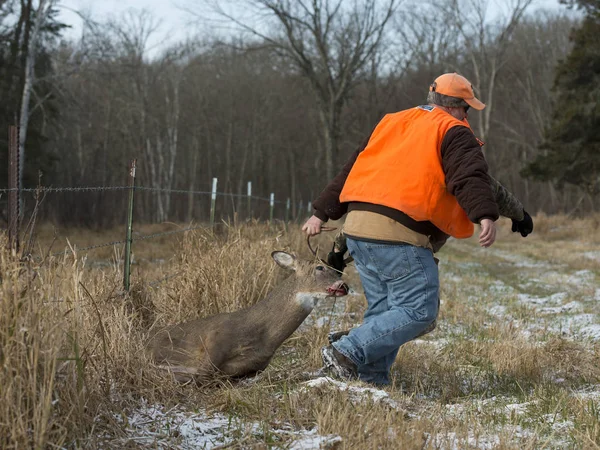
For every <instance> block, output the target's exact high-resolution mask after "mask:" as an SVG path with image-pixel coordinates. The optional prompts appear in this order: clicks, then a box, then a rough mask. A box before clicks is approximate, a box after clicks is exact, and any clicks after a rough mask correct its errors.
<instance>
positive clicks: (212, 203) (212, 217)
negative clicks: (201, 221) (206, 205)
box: [210, 178, 217, 228]
mask: <svg viewBox="0 0 600 450" xmlns="http://www.w3.org/2000/svg"><path fill="white" fill-rule="evenodd" d="M216 205H217V179H216V178H213V181H212V191H211V194H210V227H211V228H212V227H213V226H214V225H215V208H216Z"/></svg>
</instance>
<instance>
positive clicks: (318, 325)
mask: <svg viewBox="0 0 600 450" xmlns="http://www.w3.org/2000/svg"><path fill="white" fill-rule="evenodd" d="M534 222H535V227H536V228H535V231H534V234H532V235H531V236H529V237H527V238H521V237H520V236H518V235H515V234H513V233H511V232H510V229H509V227H510V222H505V221H501V222H500V232H499V237H498V240H497V242H496V244H495V245H494V246H493V247H492V248H489V249H482V248H479V247H478V246H477V244H476V240H475V239H470V240H464V241H457V240H453V241H451V242H449V243H448V244H447V246H446V247H445V248H444V249H443V250H442V251H441V252H440V254H439V257H440V260H441V263H440V274H441V285H442V292H441V312H440V317H439V319H438V328H437V329H436V330H435V331H434V332H433V333H431V334H429V335H426V336H424V337H423V338H421V339H418V340H415V341H413V342H410V343H408V344H406V345H405V346H404V347H403V348H402V349H401V351H400V353H399V356H398V358H397V361H396V364H395V366H394V369H393V384H392V386H390V387H389V388H386V389H384V390H382V389H374V388H373V387H371V386H368V385H366V384H364V383H360V382H350V383H341V382H339V381H335V380H332V379H330V378H325V377H319V376H318V375H317V374H315V371H317V369H319V367H320V366H321V364H320V354H319V349H320V348H321V346H322V345H324V344H325V343H326V341H327V333H328V332H329V331H330V330H332V329H336V330H338V329H341V328H344V327H351V326H355V325H358V324H359V323H360V320H361V316H362V312H363V310H364V307H365V301H364V297H363V295H362V291H361V287H360V283H359V281H358V276H357V274H356V271H355V270H354V268H353V267H352V266H350V267H349V268H348V269H347V273H346V275H345V277H346V279H347V281H348V283H349V284H350V286H351V287H352V288H353V289H354V292H353V293H352V294H351V295H349V296H347V297H343V298H338V299H337V300H335V301H334V300H333V299H331V300H326V301H324V302H322V303H321V304H319V305H318V307H317V308H316V309H315V310H314V311H313V312H312V313H311V315H310V316H309V317H308V319H307V320H306V321H305V323H304V324H302V326H301V327H300V328H299V329H298V330H297V331H296V333H294V334H293V335H292V336H291V337H290V338H289V339H288V340H287V341H286V342H285V343H284V344H283V346H282V347H281V348H280V349H279V350H278V351H277V353H276V354H275V357H274V359H273V361H272V363H271V364H270V366H269V367H268V368H267V370H265V371H264V372H262V373H261V374H259V375H258V376H257V377H254V378H251V379H245V380H241V381H236V382H231V381H228V380H218V381H215V383H214V384H212V385H210V386H196V385H180V384H178V383H176V382H175V381H173V380H172V379H171V377H170V376H169V375H168V374H167V373H164V372H162V371H161V370H159V369H157V368H155V367H154V366H153V365H152V363H151V362H150V360H149V357H148V354H147V352H146V349H145V343H146V341H147V339H148V336H150V335H151V334H152V333H153V332H154V331H155V330H157V329H159V328H160V327H163V326H165V325H168V324H172V323H177V322H180V321H184V320H188V319H192V318H196V317H200V316H206V315H210V314H214V313H217V312H222V311H232V310H237V309H239V308H242V307H244V306H248V305H250V304H253V303H255V302H256V301H259V300H260V299H261V298H263V297H264V296H265V294H266V293H267V292H268V291H269V290H270V289H272V287H273V286H274V285H275V284H277V283H279V282H280V281H281V280H282V279H283V278H284V277H285V275H286V274H285V273H284V271H283V270H281V269H279V268H277V267H276V265H275V264H274V263H273V262H272V260H271V259H270V257H269V255H270V253H271V251H273V250H280V249H284V250H289V251H293V252H295V253H296V254H297V255H299V256H300V257H303V258H306V259H308V258H309V257H310V253H309V252H308V249H307V246H306V243H305V240H304V237H303V235H302V234H301V233H300V230H299V227H298V226H297V225H294V226H290V227H289V229H288V230H287V231H286V229H285V228H284V227H283V226H282V225H281V224H277V225H272V226H268V225H265V224H256V223H253V224H247V225H243V226H241V227H227V226H222V227H221V228H220V229H219V230H218V231H217V232H216V233H212V232H211V231H209V230H199V231H193V232H188V233H185V235H183V236H177V235H175V236H166V237H164V238H162V237H161V238H159V239H157V240H148V241H142V242H139V243H134V264H133V272H132V289H131V293H130V295H124V294H123V292H122V287H121V286H122V264H121V262H120V259H121V254H120V252H121V249H120V248H113V247H106V248H102V249H98V250H94V251H90V252H89V254H84V253H78V252H74V251H72V250H68V251H67V252H66V253H65V254H64V255H55V256H51V257H48V258H46V259H45V260H43V261H38V260H34V261H32V262H30V263H19V262H17V261H15V260H14V259H13V258H12V257H11V256H10V255H9V253H8V252H6V251H4V250H0V266H1V267H0V274H1V275H0V276H1V278H0V295H1V299H0V368H1V370H0V448H3V449H4V448H7V449H10V448H105V449H106V448H109V449H110V448H114V449H117V448H140V447H141V448H183V449H192V448H193V449H196V448H289V449H318V448H328V449H345V448H347V449H372V448H373V449H374V448H378V449H379V448H381V449H398V448H402V449H467V448H474V449H544V448H547V449H554V448H561V449H562V448H565V449H571V448H572V449H598V448H600V308H599V306H598V305H599V303H600V230H599V229H600V226H599V225H600V217H599V216H595V217H592V218H587V219H580V220H568V219H567V218H565V217H545V216H542V215H538V216H537V217H535V218H534ZM182 226H183V227H185V226H186V225H182ZM175 228H176V225H173V224H165V225H160V226H157V225H155V226H148V227H140V228H139V229H138V230H136V231H138V232H140V233H141V234H149V233H154V232H157V231H168V230H170V229H175ZM122 234H123V233H122V230H112V231H107V232H103V233H91V232H86V231H84V230H59V231H58V232H56V231H55V230H53V229H52V228H51V227H49V226H42V227H40V228H39V232H38V240H37V245H36V253H39V254H47V253H48V248H49V246H50V243H51V242H52V241H53V240H54V237H53V236H55V235H56V236H57V238H56V240H55V241H54V244H53V246H52V250H51V251H50V253H55V252H56V251H58V250H62V249H63V248H69V245H68V244H67V243H66V240H65V237H68V238H69V241H70V244H71V247H74V244H77V246H79V247H84V246H88V245H94V244H95V243H101V242H107V241H111V240H120V239H122V236H121V235H122ZM332 238H333V236H331V235H327V234H326V233H324V234H323V235H321V236H320V237H319V241H320V242H321V244H322V248H329V246H330V245H331V240H332ZM0 240H2V242H0V247H1V248H2V249H4V248H5V237H4V236H2V237H0ZM165 278H166V280H164V281H162V282H159V283H157V282H156V281H157V280H163V279H165Z"/></svg>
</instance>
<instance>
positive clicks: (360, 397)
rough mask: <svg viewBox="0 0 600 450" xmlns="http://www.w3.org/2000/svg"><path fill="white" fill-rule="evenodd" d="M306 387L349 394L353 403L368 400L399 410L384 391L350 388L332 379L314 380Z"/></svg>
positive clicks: (306, 383)
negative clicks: (328, 389) (335, 390)
mask: <svg viewBox="0 0 600 450" xmlns="http://www.w3.org/2000/svg"><path fill="white" fill-rule="evenodd" d="M304 385H305V386H306V387H307V388H333V389H337V390H339V391H342V392H348V393H349V394H350V399H351V401H352V402H354V403H356V402H363V401H365V400H367V399H370V400H372V401H373V402H374V403H384V404H387V405H389V406H391V407H392V408H394V409H398V408H399V407H398V404H397V403H396V402H395V401H394V400H392V399H391V398H390V395H389V394H388V393H387V392H386V391H384V390H382V389H375V388H371V387H359V386H350V385H349V384H348V383H345V382H343V381H338V380H334V379H333V378H330V377H319V378H316V379H314V380H310V381H306V382H305V383H304Z"/></svg>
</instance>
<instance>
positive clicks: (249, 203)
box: [248, 181, 252, 220]
mask: <svg viewBox="0 0 600 450" xmlns="http://www.w3.org/2000/svg"><path fill="white" fill-rule="evenodd" d="M248 219H250V220H252V181H248Z"/></svg>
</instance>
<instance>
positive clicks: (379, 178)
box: [340, 105, 474, 238]
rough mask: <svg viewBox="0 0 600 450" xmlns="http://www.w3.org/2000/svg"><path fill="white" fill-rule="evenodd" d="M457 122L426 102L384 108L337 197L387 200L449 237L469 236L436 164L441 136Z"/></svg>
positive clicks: (468, 226)
mask: <svg viewBox="0 0 600 450" xmlns="http://www.w3.org/2000/svg"><path fill="white" fill-rule="evenodd" d="M457 125H460V126H466V125H465V122H461V121H460V120H458V119H456V118H454V117H452V116H451V115H450V114H448V113H446V112H445V111H442V110H440V109H438V108H435V107H433V106H427V105H426V106H418V107H416V108H411V109H407V110H405V111H400V112H397V113H393V114H387V115H386V116H385V117H384V118H383V119H382V120H381V122H379V124H378V125H377V127H376V128H375V130H374V131H373V134H372V135H371V137H370V139H369V143H368V144H367V146H366V147H365V149H364V150H363V151H362V152H361V153H360V154H359V155H358V158H357V159H356V161H355V163H354V165H353V166H352V170H351V171H350V174H349V175H348V178H347V179H346V182H345V184H344V188H343V189H342V192H341V194H340V201H341V202H342V203H345V202H365V203H372V204H376V205H383V206H387V207H389V208H394V209H397V210H399V211H402V212H403V213H405V214H407V215H409V216H410V217H412V218H413V219H415V220H417V221H424V220H428V221H430V222H431V223H433V224H434V225H435V226H436V227H438V228H439V229H440V230H442V231H443V232H444V233H446V234H449V235H450V236H453V237H455V238H468V237H470V236H472V235H473V231H474V227H473V223H472V222H471V221H470V220H469V217H468V216H467V213H465V211H464V210H463V209H462V208H461V206H460V205H459V204H458V202H457V200H456V197H455V196H453V195H451V194H450V193H449V192H448V191H447V190H446V177H445V175H444V171H443V169H442V141H443V140H444V136H445V135H446V133H447V132H448V130H449V129H450V128H452V127H455V126H457Z"/></svg>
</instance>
